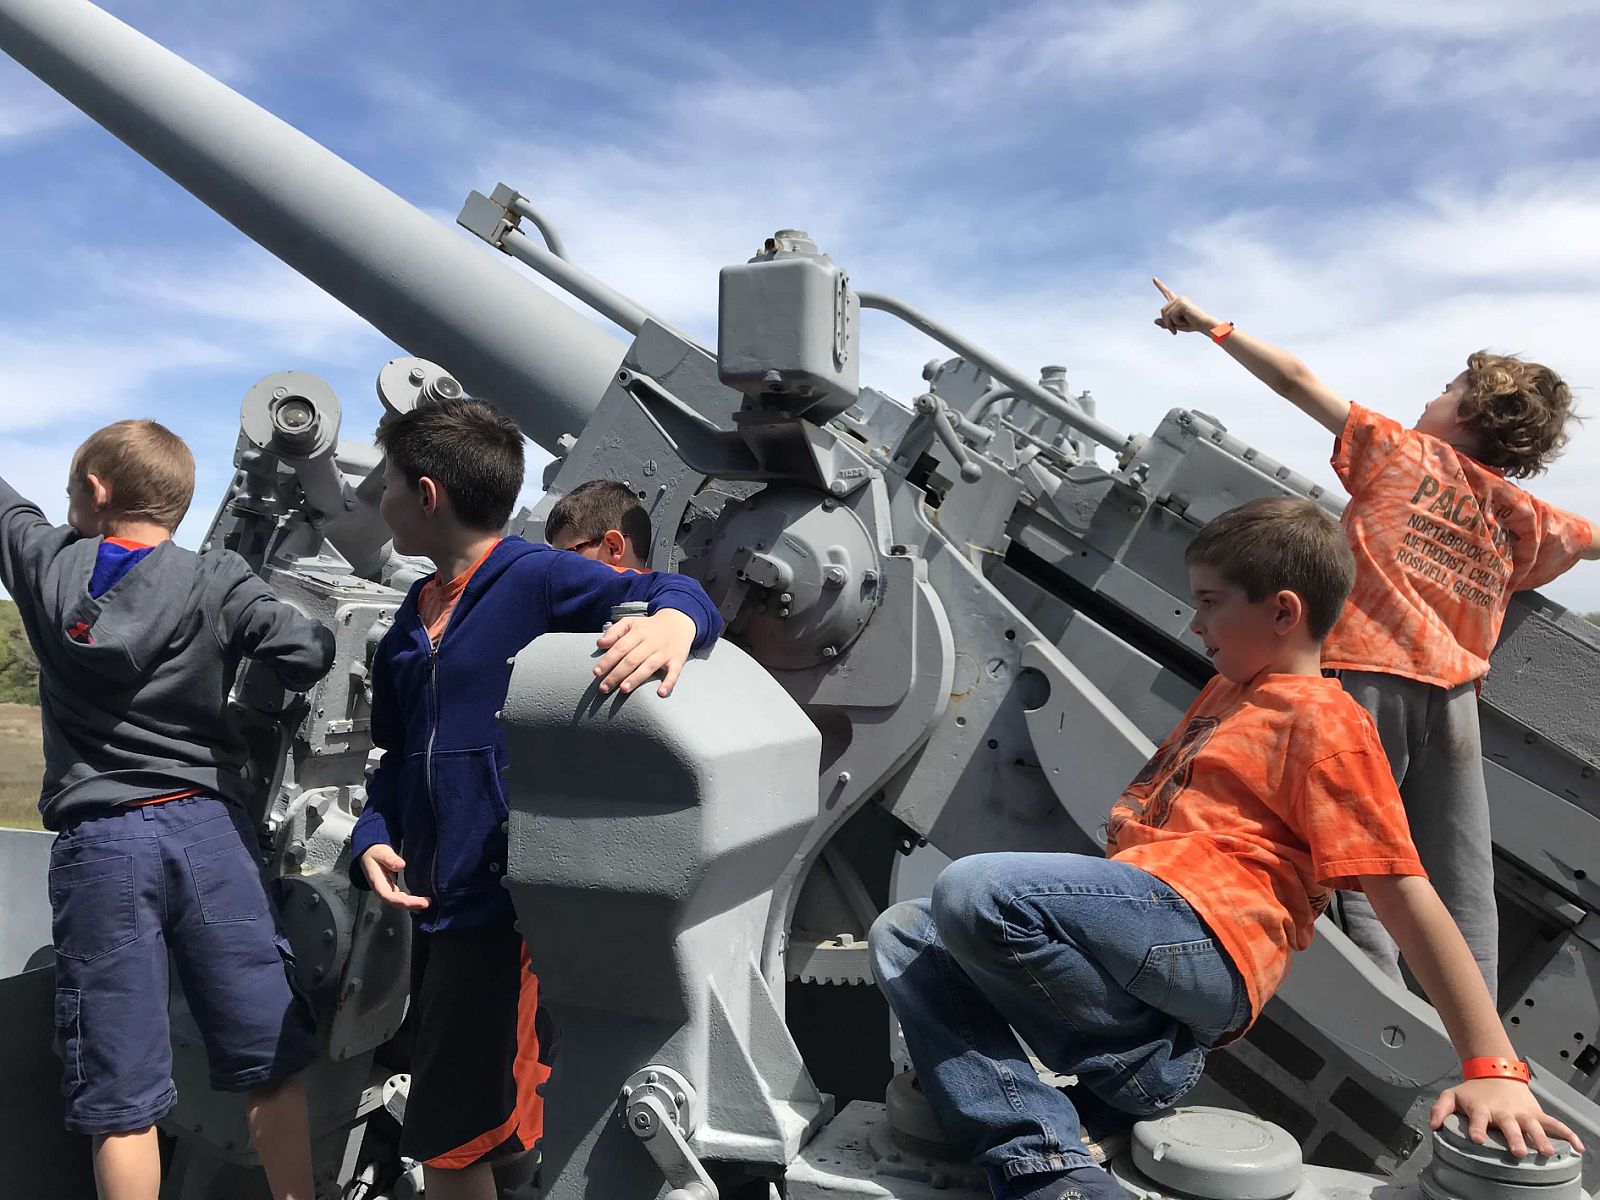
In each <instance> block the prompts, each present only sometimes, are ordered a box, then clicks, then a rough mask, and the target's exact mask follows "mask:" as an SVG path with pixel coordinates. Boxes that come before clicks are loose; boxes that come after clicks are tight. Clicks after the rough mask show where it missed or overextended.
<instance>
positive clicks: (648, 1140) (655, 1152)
mask: <svg viewBox="0 0 1600 1200" xmlns="http://www.w3.org/2000/svg"><path fill="white" fill-rule="evenodd" d="M697 1099H698V1097H697V1096H696V1095H695V1090H694V1087H693V1085H692V1084H690V1082H689V1081H688V1080H687V1079H685V1078H684V1077H683V1076H682V1075H680V1074H678V1072H676V1071H674V1070H673V1069H672V1068H671V1067H646V1068H644V1070H642V1071H635V1072H634V1073H633V1074H632V1075H630V1076H629V1077H628V1081H627V1082H626V1083H625V1084H623V1085H622V1094H621V1096H620V1097H619V1100H618V1107H619V1108H621V1109H622V1118H623V1121H624V1123H625V1124H626V1125H627V1126H628V1130H629V1132H631V1133H632V1134H633V1136H634V1137H636V1138H638V1139H639V1140H640V1141H641V1142H643V1143H644V1148H645V1149H646V1150H648V1151H649V1152H650V1157H651V1158H653V1159H655V1162H656V1166H658V1167H660V1168H661V1174H662V1176H663V1177H664V1178H665V1179H666V1181H667V1183H668V1184H670V1185H671V1187H672V1190H671V1191H670V1192H668V1193H667V1195H666V1200H717V1196H718V1193H717V1185H716V1184H715V1183H713V1182H711V1176H710V1175H708V1174H706V1169H705V1167H703V1166H701V1165H700V1159H699V1157H698V1156H697V1155H696V1154H695V1152H694V1151H693V1150H692V1149H690V1148H689V1142H688V1140H687V1139H688V1135H689V1134H691V1133H693V1132H694V1130H695V1127H696V1126H697V1125H698V1124H699V1119H698V1115H697V1109H696V1101H697Z"/></svg>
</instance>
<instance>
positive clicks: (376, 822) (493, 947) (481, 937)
mask: <svg viewBox="0 0 1600 1200" xmlns="http://www.w3.org/2000/svg"><path fill="white" fill-rule="evenodd" d="M378 440H379V442H380V444H381V445H382V446H383V448H384V450H385V452H386V454H387V458H386V461H385V466H384V478H385V484H386V487H385V491H384V495H383V500H382V502H381V505H380V509H381V511H382V513H383V517H384V520H385V521H387V522H388V525H389V528H390V529H391V530H392V531H393V533H394V545H395V549H396V550H397V551H399V552H400V553H402V554H416V555H421V556H423V557H426V558H430V559H432V560H433V563H434V566H435V567H436V568H437V570H436V572H435V574H434V575H432V576H430V577H429V578H427V579H424V580H419V581H418V583H417V584H416V585H415V586H414V587H413V588H412V589H411V592H410V594H409V595H408V596H407V597H406V599H405V602H404V603H403V604H402V605H401V606H400V610H399V612H397V613H396V614H395V620H394V626H393V628H392V629H391V630H390V631H389V633H388V634H387V635H386V636H385V637H384V640H383V642H382V644H381V645H380V646H379V648H378V653H377V655H376V658H375V660H374V663H373V670H372V736H373V741H374V742H376V743H377V745H379V746H380V747H382V749H383V751H384V754H383V758H382V761H381V762H380V763H379V765H378V768H377V770H376V771H375V772H374V774H373V776H372V780H371V783H370V785H369V787H368V801H367V807H366V809H365V811H363V812H362V814H361V817H360V819H359V820H358V821H357V823H356V828H355V831H354V833H353V834H352V836H351V846H350V871H351V877H352V878H353V879H354V880H355V882H356V883H357V884H358V885H359V886H370V887H371V888H372V889H373V890H374V891H376V892H377V893H378V895H379V896H380V897H381V898H382V899H383V900H384V901H386V902H387V903H389V904H394V905H398V906H400V907H403V908H408V909H411V910H413V912H414V914H415V917H416V937H415V938H414V939H413V942H412V990H411V1010H410V1015H409V1018H408V1020H409V1021H410V1023H411V1028H412V1061H411V1091H410V1095H409V1097H408V1099H407V1103H406V1119H405V1125H404V1128H403V1130H402V1132H401V1139H400V1148H401V1152H402V1153H403V1154H404V1155H405V1156H406V1157H408V1158H413V1159H416V1160H418V1161H420V1162H422V1163H423V1170H424V1177H425V1179H426V1186H427V1191H428V1196H429V1197H430V1200H457V1198H472V1200H494V1197H495V1195H496V1191H495V1188H496V1181H495V1178H494V1168H495V1167H496V1166H510V1165H511V1164H513V1163H515V1162H516V1161H518V1160H520V1159H522V1158H523V1156H524V1154H525V1153H526V1152H527V1151H529V1150H531V1149H532V1148H533V1147H534V1145H535V1144H536V1142H537V1141H538V1138H539V1135H540V1132H541V1130H542V1128H543V1101H542V1099H541V1098H540V1097H539V1095H538V1094H537V1092H536V1090H535V1089H536V1088H537V1087H538V1086H539V1085H540V1084H541V1083H543V1081H544V1080H545V1079H546V1078H547V1077H548V1076H549V1068H548V1066H547V1065H545V1064H543V1063H541V1061H540V1057H541V1055H540V1051H541V1050H543V1051H544V1057H545V1058H546V1059H548V1056H549V1045H548V1038H540V1037H538V1036H537V1035H536V1033H535V1030H534V1014H535V1012H536V1011H537V983H536V981H535V979H534V977H533V975H532V974H531V972H530V971H529V968H528V960H527V951H526V948H525V946H524V944H523V941H522V937H521V935H520V934H519V933H518V932H517V928H516V924H515V917H516V915H515V911H514V909H513V908H512V905H511V897H510V895H509V894H508V893H507V892H506V890H505V889H504V888H503V887H502V886H501V881H502V879H503V872H504V871H505V869H506V865H507V856H508V848H507V840H506V834H507V818H508V812H509V808H508V799H507V796H506V785H505V774H504V773H505V771H506V769H507V767H508V765H509V764H508V762H507V745H506V735H505V730H504V729H503V728H502V727H501V725H500V723H499V721H498V720H497V719H496V717H497V714H498V711H499V709H500V708H501V707H502V705H503V704H504V703H505V697H506V687H507V684H508V683H509V682H510V677H511V666H510V660H511V659H512V657H513V656H514V655H515V654H516V653H517V652H518V651H519V650H521V649H522V648H523V647H524V646H526V645H527V644H528V643H529V642H530V641H532V640H533V639H534V638H536V637H538V636H539V635H540V634H542V633H546V632H549V631H563V630H566V631H577V630H585V629H587V630H594V629H599V628H601V626H602V625H604V624H605V622H606V620H607V619H608V618H609V616H610V613H611V608H612V606H613V605H615V604H619V603H622V602H624V601H629V600H644V601H648V602H649V604H650V608H651V615H650V616H648V617H632V618H628V619H625V620H622V621H618V622H617V623H616V624H615V625H612V626H611V628H610V629H608V630H607V631H606V632H605V633H604V634H602V635H601V637H600V643H599V644H600V646H601V648H602V649H604V650H605V652H606V653H605V654H604V655H603V656H602V657H601V658H600V659H599V661H598V662H597V663H596V665H595V668H594V674H595V675H596V677H597V678H598V679H599V690H600V691H601V692H609V691H611V690H613V689H617V690H620V691H623V692H628V691H631V690H632V689H633V688H635V687H637V686H639V685H641V684H642V683H644V682H645V680H647V679H649V678H650V677H651V676H652V675H654V674H656V673H657V672H658V671H662V670H665V672H666V678H665V680H664V681H663V682H662V683H661V685H660V687H659V688H658V689H657V690H658V694H660V695H662V696H665V695H668V694H669V693H670V692H671V691H672V688H673V685H674V684H675V683H676V681H677V678H678V673H679V672H680V671H681V670H682V668H683V664H684V661H685V659H687V658H688V656H689V653H690V651H691V650H692V649H695V648H698V647H701V646H705V645H708V644H710V643H711V642H712V641H713V640H714V639H715V638H716V636H717V634H718V633H720V632H721V629H722V621H721V618H720V617H719V616H718V615H717V611H716V609H715V608H714V607H713V606H712V604H711V601H710V600H709V599H708V598H707V597H706V594H705V592H704V591H702V590H701V588H700V585H699V584H697V583H695V582H693V581H692V580H689V579H686V578H684V577H683V576H682V575H672V574H665V573H662V574H653V575H652V574H639V573H636V572H620V571H616V570H613V569H611V568H610V567H608V566H604V565H602V564H601V563H598V562H594V561H591V560H589V559H587V558H584V557H583V556H581V555H577V554H564V553H560V552H558V551H555V550H552V549H551V548H550V547H548V546H536V545H532V544H530V543H528V542H525V541H523V540H522V539H521V538H517V537H502V536H501V533H500V531H501V529H502V528H503V527H504V525H505V523H506V519H507V518H508V517H509V516H510V515H511V508H512V505H513V504H514V503H515V501H516V498H517V493H518V491H519V490H520V489H521V487H522V431H521V430H520V429H518V428H517V426H516V424H515V423H514V422H513V421H511V420H510V418H508V417H506V416H505V415H503V414H502V413H500V412H499V411H498V410H497V409H495V408H493V407H492V406H490V405H488V404H485V403H483V402H482V401H478V400H468V399H460V400H450V401H441V402H437V403H431V404H425V405H420V406H418V407H417V408H415V409H413V410H412V411H411V412H409V413H406V414H405V415H403V416H400V417H398V418H396V419H395V420H393V421H391V422H389V423H388V424H386V425H384V426H383V427H382V428H381V429H380V430H379V431H378ZM550 766H551V769H556V770H559V766H558V765H556V764H551V765H550ZM408 864H409V865H408ZM401 871H404V872H405V881H406V884H407V885H408V888H409V891H408V892H404V891H401V890H399V889H398V887H397V886H396V877H397V875H398V874H399V873H400V872H401Z"/></svg>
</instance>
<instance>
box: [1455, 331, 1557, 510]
mask: <svg viewBox="0 0 1600 1200" xmlns="http://www.w3.org/2000/svg"><path fill="white" fill-rule="evenodd" d="M1457 412H1458V413H1459V414H1460V416H1461V419H1462V420H1463V421H1465V422H1467V423H1468V425H1469V427H1470V428H1471V429H1472V430H1473V432H1475V433H1476V434H1477V435H1478V450H1479V451H1480V453H1479V454H1478V455H1477V456H1476V457H1477V459H1478V461H1479V462H1481V463H1483V464H1484V465H1485V466H1490V467H1494V468H1496V469H1497V470H1501V471H1504V472H1505V473H1506V475H1507V476H1509V477H1510V478H1512V479H1526V478H1527V477H1528V476H1530V475H1537V474H1539V472H1541V471H1543V470H1544V469H1545V468H1546V467H1548V466H1549V465H1550V460H1551V459H1553V458H1555V456H1556V455H1557V454H1559V453H1561V448H1562V447H1563V446H1565V445H1566V444H1567V433H1566V426H1567V422H1568V421H1569V420H1571V419H1572V416H1573V414H1572V392H1571V390H1570V389H1569V388H1568V387H1567V385H1566V382H1565V381H1564V380H1563V379H1562V378H1561V376H1559V375H1557V374H1556V373H1555V372H1554V371H1552V370H1551V369H1550V368H1549V367H1547V366H1544V365H1543V364H1542V363H1535V362H1524V361H1523V360H1522V359H1520V358H1518V357H1516V356H1515V355H1514V354H1490V353H1489V352H1488V351H1487V350H1480V351H1478V352H1477V353H1476V354H1473V355H1470V356H1469V357H1468V358H1467V391H1466V395H1465V396H1463V397H1462V400H1461V405H1460V407H1459V408H1458V409H1457Z"/></svg>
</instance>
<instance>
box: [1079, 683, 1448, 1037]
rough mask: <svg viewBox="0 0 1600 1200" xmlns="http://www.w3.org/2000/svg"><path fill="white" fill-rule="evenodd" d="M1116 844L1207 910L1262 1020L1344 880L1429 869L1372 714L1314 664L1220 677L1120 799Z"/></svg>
mask: <svg viewBox="0 0 1600 1200" xmlns="http://www.w3.org/2000/svg"><path fill="white" fill-rule="evenodd" d="M1106 856H1107V857H1108V858H1113V859H1116V860H1117V861H1118V862H1125V863H1129V864H1131V865H1133V866H1136V867H1138V868H1140V869H1141V870H1144V871H1148V872H1150V874H1152V875H1154V876H1155V877H1156V878H1158V879H1160V880H1161V881H1162V882H1163V883H1165V884H1166V885H1167V886H1168V887H1170V888H1172V890H1173V891H1175V892H1177V893H1178V894H1179V895H1180V896H1182V897H1183V898H1184V899H1185V900H1187V901H1188V902H1189V905H1190V907H1191V908H1193V909H1194V910H1195V912H1197V913H1199V914H1200V917H1201V919H1202V920H1204V921H1205V923H1206V924H1207V925H1208V926H1210V928H1211V932H1212V934H1213V936H1214V937H1215V938H1216V940H1217V941H1218V942H1220V943H1221V945H1222V948H1223V950H1225V951H1226V952H1227V955H1228V957H1229V959H1231V960H1232V962H1233V965H1234V966H1235V967H1237V968H1238V970H1239V974H1240V975H1241V976H1242V977H1243V979H1244V983H1245V987H1246V988H1247V989H1248V991H1249V993H1250V1012H1251V1020H1252V1021H1253V1020H1254V1019H1255V1016H1256V1014H1258V1013H1260V1011H1261V1006H1262V1005H1264V1004H1265V1003H1266V1002H1267V1000H1268V999H1269V998H1270V997H1271V996H1272V993H1273V992H1274V991H1276V990H1277V988H1278V984H1279V983H1281V982H1282V981H1283V976H1284V974H1285V972H1287V971H1288V969H1289V955H1290V952H1291V951H1293V950H1304V949H1305V948H1306V947H1307V946H1309V945H1310V944H1311V934H1312V924H1313V922H1315V920H1316V919H1317V915H1318V914H1319V913H1321V912H1322V910H1323V909H1324V908H1326V907H1327V905H1328V900H1329V896H1330V894H1331V893H1332V892H1333V891H1335V890H1339V889H1344V890H1359V889H1360V886H1361V884H1360V879H1359V877H1360V876H1362V875H1424V876H1425V875H1426V874H1427V872H1425V871H1424V870H1423V869H1422V863H1421V862H1419V861H1418V859H1417V852H1416V849H1415V848H1414V847H1413V846H1412V844H1411V832H1410V829H1409V828H1408V826H1407V825H1406V814H1405V809H1404V808H1403V807H1402V806H1401V803H1400V793H1399V791H1398V789H1396V787H1395V783H1394V777H1393V776H1392V775H1391V774H1390V773H1389V760H1388V758H1387V757H1386V756H1385V755H1384V752H1383V746H1382V744H1381V743H1380V742H1379V741H1378V730H1377V727H1376V726H1375V725H1373V723H1372V718H1371V717H1370V716H1369V715H1368V714H1367V711H1366V710H1365V709H1364V708H1362V707H1361V706H1360V705H1359V704H1357V703H1356V702H1355V701H1354V700H1353V699H1351V698H1350V696H1349V694H1348V693H1347V692H1345V690H1344V688H1343V687H1341V686H1340V684H1339V681H1338V680H1336V679H1329V678H1324V677H1320V676H1312V675H1263V676H1259V677H1258V678H1257V679H1256V680H1255V681H1254V682H1252V683H1250V684H1248V685H1245V684H1237V683H1233V682H1230V681H1229V680H1227V679H1224V678H1223V677H1222V676H1220V675H1218V676H1215V677H1214V678H1213V679H1212V680H1211V682H1210V683H1208V684H1206V686H1205V688H1204V689H1203V690H1202V691H1201V693H1200V695H1199V696H1198V697H1197V698H1196V699H1195V702H1194V704H1193V705H1191V706H1190V708H1189V711H1188V713H1187V714H1186V715H1185V717H1184V719H1183V721H1182V722H1180V723H1179V725H1178V727H1177V728H1176V729H1175V730H1173V731H1172V734H1171V736H1170V737H1168V738H1167V740H1166V741H1165V742H1163V743H1162V745H1161V748H1160V749H1159V750H1157V751H1156V754H1155V757H1154V758H1152V759H1151V760H1150V761H1149V762H1148V763H1147V764H1145V767H1144V770H1142V771H1140V772H1139V775H1138V777H1137V778H1136V779H1135V780H1134V781H1133V782H1132V783H1131V784H1129V785H1128V789H1127V790H1126V791H1125V792H1123V794H1122V796H1121V798H1120V799H1119V800H1118V801H1117V802H1116V804H1115V805H1114V806H1113V807H1112V809H1111V819H1110V822H1109V823H1108V825H1107V834H1106ZM1243 1032H1244V1031H1243V1030H1242V1029H1241V1030H1238V1031H1236V1032H1235V1034H1233V1035H1232V1036H1238V1034H1240V1033H1243Z"/></svg>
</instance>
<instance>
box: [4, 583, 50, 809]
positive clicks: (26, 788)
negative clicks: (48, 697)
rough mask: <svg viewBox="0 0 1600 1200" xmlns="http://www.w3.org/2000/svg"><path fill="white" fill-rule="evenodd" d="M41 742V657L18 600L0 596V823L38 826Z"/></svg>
mask: <svg viewBox="0 0 1600 1200" xmlns="http://www.w3.org/2000/svg"><path fill="white" fill-rule="evenodd" d="M43 778H44V746H43V745H42V743H41V739H40V733H39V660H38V659H37V658H35V657H34V656H33V647H31V646H29V645H28V638H27V635H26V634H24V633H23V632H22V621H21V619H20V618H19V617H18V616H17V606H16V605H15V604H13V603H12V602H11V601H10V600H0V825H5V826H9V827H11V828H13V829H38V828H40V825H39V784H40V782H41V781H42V780H43Z"/></svg>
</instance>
